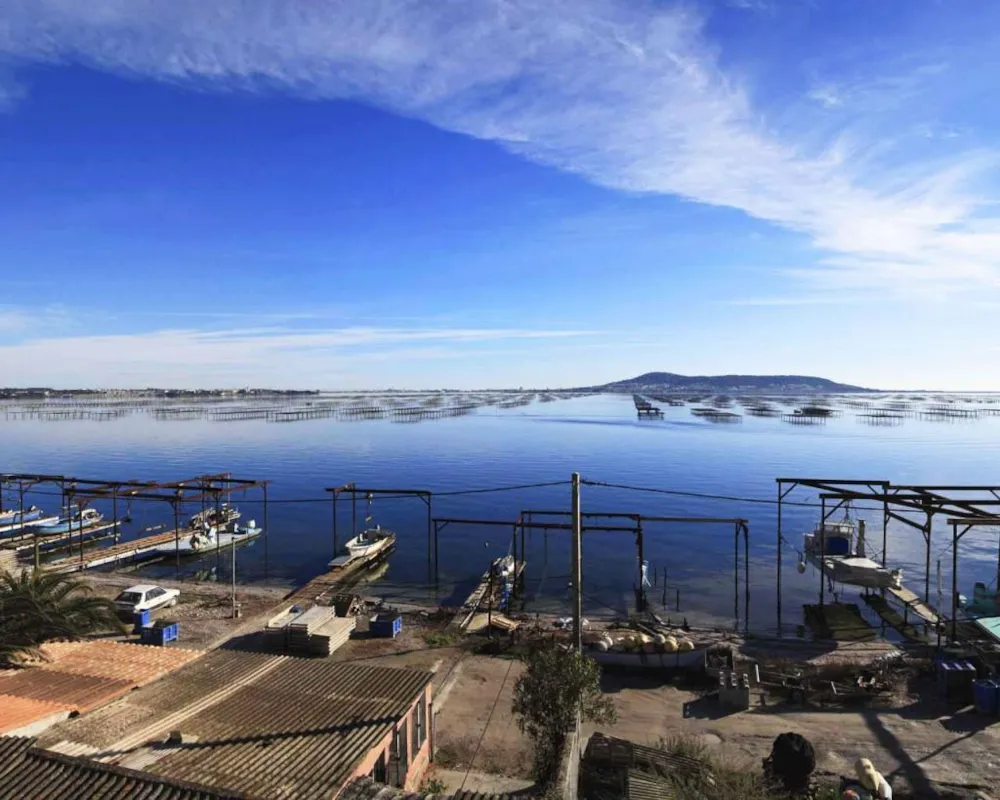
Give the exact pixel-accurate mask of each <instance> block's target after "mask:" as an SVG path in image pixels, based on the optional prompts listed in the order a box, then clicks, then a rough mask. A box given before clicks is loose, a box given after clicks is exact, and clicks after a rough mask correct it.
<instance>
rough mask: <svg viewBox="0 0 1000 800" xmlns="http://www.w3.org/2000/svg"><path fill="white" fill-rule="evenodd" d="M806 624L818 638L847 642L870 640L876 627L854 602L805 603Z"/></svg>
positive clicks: (873, 636) (874, 634) (873, 637)
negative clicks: (863, 615) (867, 619)
mask: <svg viewBox="0 0 1000 800" xmlns="http://www.w3.org/2000/svg"><path fill="white" fill-rule="evenodd" d="M802 608H803V610H804V611H805V620H806V625H807V626H808V627H809V629H810V630H811V631H812V632H813V635H815V636H816V637H817V638H820V639H835V640H837V641H845V642H870V641H872V640H874V639H875V638H876V632H875V629H874V628H873V627H872V626H871V625H869V624H868V622H866V621H865V618H864V617H862V616H861V609H860V608H858V606H857V605H855V604H854V603H826V604H825V605H822V606H821V605H804V606H803V607H802Z"/></svg>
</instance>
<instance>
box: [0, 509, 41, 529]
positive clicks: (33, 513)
mask: <svg viewBox="0 0 1000 800" xmlns="http://www.w3.org/2000/svg"><path fill="white" fill-rule="evenodd" d="M44 516H45V512H44V511H42V509H40V508H39V507H38V506H30V507H28V508H9V509H7V510H6V511H0V528H3V527H6V526H7V525H18V524H25V523H28V522H35V521H36V520H39V519H41V518H42V517H44Z"/></svg>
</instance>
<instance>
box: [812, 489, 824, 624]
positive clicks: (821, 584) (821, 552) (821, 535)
mask: <svg viewBox="0 0 1000 800" xmlns="http://www.w3.org/2000/svg"><path fill="white" fill-rule="evenodd" d="M813 546H814V547H815V544H814V545H813ZM825 562H826V498H825V497H823V498H820V522H819V607H820V608H823V602H824V601H825V600H826V581H824V580H823V578H824V577H825V576H824V575H823V565H824V563H825Z"/></svg>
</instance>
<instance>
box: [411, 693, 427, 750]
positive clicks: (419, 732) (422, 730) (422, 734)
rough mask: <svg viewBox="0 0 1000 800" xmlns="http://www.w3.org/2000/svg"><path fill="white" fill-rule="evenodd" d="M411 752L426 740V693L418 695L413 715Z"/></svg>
mask: <svg viewBox="0 0 1000 800" xmlns="http://www.w3.org/2000/svg"><path fill="white" fill-rule="evenodd" d="M413 720H414V722H413V752H417V751H418V750H419V749H420V748H421V747H423V746H424V742H426V741H427V695H426V694H423V695H421V696H420V700H419V702H418V703H417V709H416V712H415V713H414V715H413Z"/></svg>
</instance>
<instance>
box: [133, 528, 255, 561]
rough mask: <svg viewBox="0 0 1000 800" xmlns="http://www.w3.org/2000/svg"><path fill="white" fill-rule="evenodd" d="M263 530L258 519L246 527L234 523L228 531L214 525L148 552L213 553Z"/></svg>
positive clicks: (243, 540) (154, 553) (153, 553)
mask: <svg viewBox="0 0 1000 800" xmlns="http://www.w3.org/2000/svg"><path fill="white" fill-rule="evenodd" d="M263 532H264V530H263V528H258V527H257V522H256V520H250V522H249V523H247V525H246V526H244V527H240V526H239V525H237V524H235V523H233V526H232V529H231V530H228V531H227V530H221V531H220V530H218V529H217V528H214V527H212V528H209V529H208V530H195V531H192V532H191V533H190V534H184V535H181V536H180V537H179V538H178V540H176V541H173V542H164V543H163V544H161V545H158V546H156V547H155V548H153V549H152V550H150V551H148V552H149V554H150V555H153V556H157V555H160V556H162V555H177V554H179V555H182V556H193V555H198V554H199V553H206V552H207V553H211V552H213V551H214V550H221V549H223V548H226V547H231V546H233V545H237V544H242V543H243V542H247V541H250V540H251V539H256V538H257V537H258V536H260V535H261V534H262V533H263Z"/></svg>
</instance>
